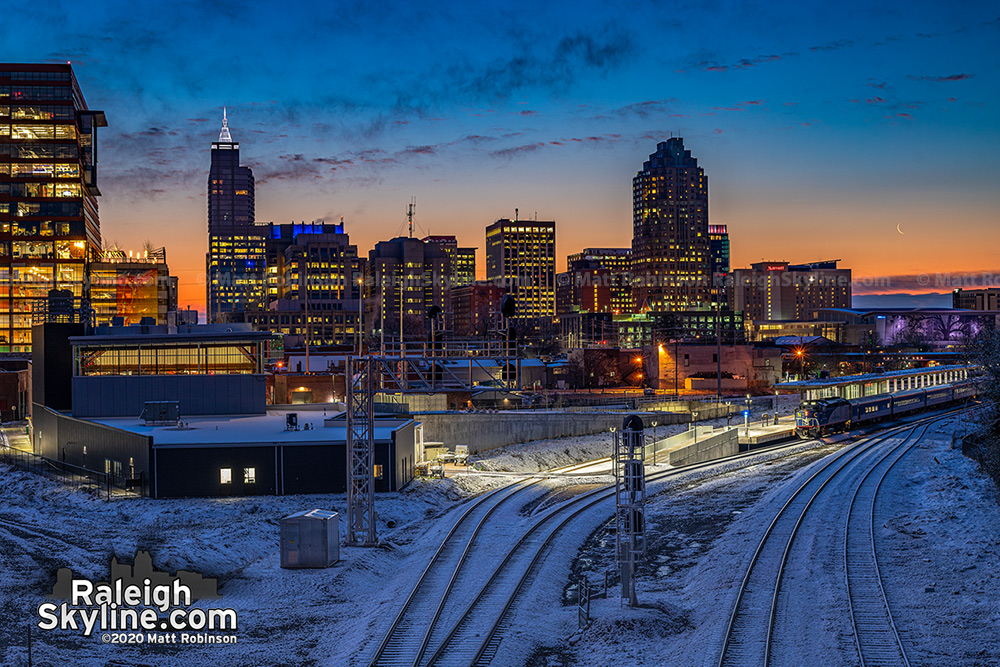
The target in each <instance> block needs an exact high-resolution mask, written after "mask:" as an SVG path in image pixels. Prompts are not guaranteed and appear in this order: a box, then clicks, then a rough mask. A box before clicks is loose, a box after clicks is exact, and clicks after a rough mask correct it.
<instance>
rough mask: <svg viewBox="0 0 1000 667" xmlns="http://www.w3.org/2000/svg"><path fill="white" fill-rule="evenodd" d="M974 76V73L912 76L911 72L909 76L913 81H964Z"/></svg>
mask: <svg viewBox="0 0 1000 667" xmlns="http://www.w3.org/2000/svg"><path fill="white" fill-rule="evenodd" d="M975 76H976V75H975V74H950V75H948V76H914V75H912V74H911V75H910V78H911V79H913V80H914V81H933V82H934V83H945V82H948V81H965V80H966V79H971V78H973V77H975Z"/></svg>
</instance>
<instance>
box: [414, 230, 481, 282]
mask: <svg viewBox="0 0 1000 667" xmlns="http://www.w3.org/2000/svg"><path fill="white" fill-rule="evenodd" d="M423 241H424V243H435V244H437V245H440V246H441V248H442V250H444V253H445V255H446V256H447V257H448V259H449V260H450V262H451V266H450V268H449V272H450V276H451V287H452V288H455V287H462V286H464V285H471V284H472V283H474V282H476V249H475V248H461V247H459V245H458V239H457V238H455V237H454V236H425V237H424V239H423Z"/></svg>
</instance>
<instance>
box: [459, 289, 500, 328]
mask: <svg viewBox="0 0 1000 667" xmlns="http://www.w3.org/2000/svg"><path fill="white" fill-rule="evenodd" d="M504 294H506V292H505V291H504V289H503V288H501V287H497V286H496V285H494V284H493V283H489V282H487V283H478V284H474V285H465V286H463V287H456V288H455V289H454V290H452V292H451V307H452V311H453V312H454V318H455V319H454V331H455V334H456V335H458V336H486V335H487V334H488V333H489V332H490V331H494V330H496V329H497V328H498V327H499V326H500V302H501V301H502V300H503V296H504Z"/></svg>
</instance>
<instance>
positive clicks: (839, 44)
mask: <svg viewBox="0 0 1000 667" xmlns="http://www.w3.org/2000/svg"><path fill="white" fill-rule="evenodd" d="M854 43H855V42H854V40H853V39H838V40H835V41H832V42H827V43H826V44H818V45H816V46H810V47H809V50H810V51H813V52H816V51H839V50H840V49H846V48H847V47H849V46H854Z"/></svg>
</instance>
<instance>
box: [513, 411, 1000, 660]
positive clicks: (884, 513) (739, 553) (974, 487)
mask: <svg viewBox="0 0 1000 667" xmlns="http://www.w3.org/2000/svg"><path fill="white" fill-rule="evenodd" d="M952 428H953V425H947V424H946V425H944V426H941V427H938V428H937V429H936V430H935V429H934V428H932V429H931V430H930V431H929V432H928V437H927V438H926V439H925V440H924V441H923V442H922V443H921V444H920V445H919V446H917V447H916V448H914V449H913V450H912V451H911V452H910V453H909V454H907V455H906V456H905V457H904V458H903V459H902V460H901V462H900V463H899V464H897V466H896V467H895V468H893V470H892V472H891V473H890V477H889V478H888V479H887V480H886V483H885V485H883V490H882V492H880V494H879V505H878V510H877V513H876V525H877V534H876V541H877V549H878V556H879V561H880V563H881V564H882V569H883V577H885V584H886V587H887V590H888V591H889V592H888V596H889V603H890V605H891V608H892V610H893V613H894V615H895V619H896V623H897V626H898V627H899V629H900V633H901V635H902V637H903V641H904V645H905V646H906V648H907V650H908V655H909V657H910V660H911V664H914V665H917V664H924V665H931V664H933V665H943V664H947V665H949V666H959V667H974V666H979V665H983V666H985V665H996V664H1000V644H998V642H997V636H998V627H1000V580H998V579H997V578H996V577H993V576H992V573H994V572H996V571H997V569H998V568H1000V549H998V547H1000V538H998V533H997V528H996V527H997V526H998V525H1000V494H998V492H997V489H996V488H995V487H994V486H993V485H992V483H991V482H990V480H989V479H988V478H986V477H985V476H984V475H983V474H982V473H981V472H980V471H979V470H978V469H977V468H976V465H975V463H973V462H972V461H970V460H968V459H966V458H965V457H963V456H962V455H961V453H960V452H958V451H956V450H954V449H951V446H950V445H951V430H952ZM836 448H837V447H836V446H827V447H824V448H820V449H817V450H813V451H801V453H799V454H797V455H794V456H789V457H785V458H782V459H778V460H775V461H773V462H770V463H767V464H764V465H760V466H755V467H753V468H747V469H742V470H738V471H736V472H734V473H732V474H729V475H725V476H719V477H714V478H711V479H709V480H708V481H706V482H704V483H692V484H690V485H688V486H687V488H685V489H679V490H677V491H674V492H671V493H669V494H665V495H661V496H659V497H657V498H655V499H654V500H653V501H651V502H650V503H649V504H648V505H647V522H648V523H647V525H648V531H649V541H650V546H649V557H648V559H647V561H646V563H645V564H644V565H643V566H642V568H641V570H640V579H639V600H640V604H641V608H639V609H635V610H633V609H628V608H627V607H625V608H623V607H622V606H621V605H620V602H619V600H618V597H617V595H615V592H616V591H612V594H611V595H610V599H607V600H604V599H596V600H593V601H592V603H591V614H592V616H593V617H594V621H593V624H592V625H591V627H590V628H589V629H587V630H585V631H583V632H581V633H573V624H575V609H573V608H571V607H566V608H565V618H564V619H563V629H564V633H565V634H564V636H563V638H561V639H559V640H558V641H546V640H542V641H540V642H539V646H537V647H536V651H535V654H534V660H533V661H531V662H530V663H529V664H531V665H551V666H554V665H580V666H590V665H594V666H597V665H601V666H604V665H607V664H628V665H635V666H637V667H639V666H642V665H656V666H660V665H684V666H688V665H713V664H715V661H716V660H717V659H718V651H719V649H720V647H721V643H722V641H723V639H724V636H725V624H726V622H727V619H728V613H729V610H730V609H731V606H732V603H733V601H734V599H735V597H734V596H735V593H736V590H737V587H738V585H739V579H740V578H742V575H743V573H744V571H745V568H746V564H747V562H748V559H749V557H750V554H751V552H752V549H753V547H754V546H755V545H756V542H757V540H758V539H759V537H760V535H761V534H762V531H763V530H764V528H765V527H766V523H767V522H768V521H769V520H770V518H771V517H772V516H773V512H774V511H776V509H777V507H778V506H780V503H781V502H782V500H783V499H784V498H785V497H787V494H788V492H789V491H788V490H787V489H783V487H784V486H785V485H784V484H783V482H784V481H785V480H786V479H788V478H789V476H790V475H803V474H805V471H806V468H805V466H807V465H808V464H810V463H811V462H813V461H815V460H816V458H817V457H818V456H819V455H821V454H825V453H830V452H832V451H835V449H836ZM796 471H798V472H796ZM842 520H843V519H842V517H837V518H834V519H833V521H835V522H840V521H842ZM613 545H614V536H613V534H610V535H609V534H608V533H607V532H606V531H605V530H603V529H602V530H598V531H596V532H595V533H594V534H593V535H592V536H591V539H590V541H589V542H588V545H587V547H586V548H585V549H583V550H581V552H580V554H579V558H578V559H577V561H576V562H575V564H574V567H575V569H576V571H577V572H578V573H582V574H585V575H586V576H587V578H588V580H589V581H590V582H591V583H592V584H594V583H601V582H603V572H604V571H605V570H606V569H612V570H613V569H614V566H613V563H612V562H611V558H612V555H613ZM820 551H822V549H821V550H820ZM816 557H817V558H821V557H822V556H821V554H820V553H817V554H816ZM815 566H816V567H817V568H820V567H821V566H823V563H821V562H818V561H817V562H816V564H815ZM569 582H570V579H569V577H566V578H565V579H564V580H563V583H564V584H568V583H569ZM843 613H844V614H846V613H847V610H846V609H844V610H843ZM834 620H836V621H837V622H836V623H831V624H830V625H829V627H827V628H824V629H825V630H828V631H831V630H832V628H833V627H838V626H842V625H844V624H845V623H844V622H841V621H844V619H834ZM570 621H572V623H571V622H570ZM821 630H822V629H821ZM570 635H572V636H570ZM802 641H803V642H810V641H815V640H811V639H810V638H809V637H808V635H807V634H805V633H803V638H802ZM839 641H840V642H841V643H844V641H845V638H843V637H840V638H839ZM850 641H851V640H850V639H849V638H846V642H847V643H848V645H849V642H850ZM827 664H830V665H838V664H844V665H853V664H856V656H854V655H847V653H846V652H844V653H840V654H838V655H829V662H828V663H827Z"/></svg>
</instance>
